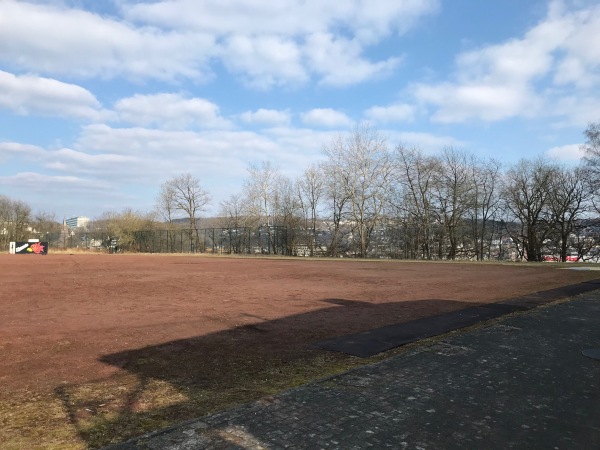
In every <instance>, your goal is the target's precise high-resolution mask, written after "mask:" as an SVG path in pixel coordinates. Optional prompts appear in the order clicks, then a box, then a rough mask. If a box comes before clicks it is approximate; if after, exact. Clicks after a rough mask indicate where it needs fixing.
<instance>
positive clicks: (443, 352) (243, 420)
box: [110, 290, 600, 450]
mask: <svg viewBox="0 0 600 450" xmlns="http://www.w3.org/2000/svg"><path fill="white" fill-rule="evenodd" d="M598 348H600V290H596V291H593V292H590V293H586V294H582V295H580V296H578V297H575V298H574V299H573V300H571V301H568V302H565V303H561V304H558V305H552V306H549V307H547V308H540V309H536V310H532V311H529V312H527V313H523V314H522V315H518V316H516V317H512V318H508V319H506V320H503V321H501V322H498V323H496V324H494V325H492V326H489V327H485V328H480V329H477V330H473V331H469V332H466V333H463V334H459V335H455V336H452V337H448V338H446V339H445V340H443V341H441V342H438V343H436V344H434V345H430V346H423V347H421V348H419V349H417V350H414V351H411V352H408V353H405V354H401V355H399V356H395V357H391V358H389V359H386V360H384V361H382V362H380V363H377V364H374V365H370V366H366V367H363V368H360V369H357V370H353V371H351V372H348V373H346V374H343V375H339V376H336V377H333V378H329V379H326V380H323V381H319V382H315V383H311V384H308V385H305V386H303V387H300V388H298V389H294V390H290V391H287V392H284V393H282V394H280V395H276V396H273V397H269V398H266V399H263V400H261V401H259V402H255V403H251V404H248V405H245V406H241V407H239V408H236V409H232V410H229V411H226V412H223V413H221V414H217V415H214V416H209V417H205V418H202V419H198V420H195V421H191V422H188V423H186V424H182V425H180V426H178V427H175V428H172V429H169V430H164V431H161V432H157V433H152V434H149V435H146V436H142V437H140V438H137V439H134V440H132V441H129V442H126V443H123V444H119V445H116V446H112V447H110V448H111V449H112V450H117V449H118V450H132V449H161V450H167V449H172V450H184V449H260V448H268V449H281V448H296V449H320V448H335V449H364V448H375V449H382V448H394V449H402V448H407V449H429V448H431V449H439V448H444V449H465V448H469V449H507V448H515V449H578V450H582V449H595V450H596V449H599V448H600V361H598V360H595V359H593V358H590V357H586V356H584V355H583V354H582V351H584V350H588V349H598ZM592 354H594V353H593V352H592Z"/></svg>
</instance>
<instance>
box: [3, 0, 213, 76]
mask: <svg viewBox="0 0 600 450" xmlns="http://www.w3.org/2000/svg"><path fill="white" fill-rule="evenodd" d="M0 42H3V45H2V46H1V47H0V61H4V62H5V63H6V64H8V65H10V66H11V67H13V68H16V69H21V70H28V71H35V72H45V73H51V74H69V75H71V76H73V75H76V76H85V77H91V76H98V75H100V76H104V77H113V76H117V75H126V76H128V77H132V78H141V79H145V78H161V79H173V78H176V77H180V76H182V77H189V78H203V77H204V76H206V75H207V70H206V66H205V63H206V58H209V57H210V56H211V55H212V52H213V49H214V38H213V37H212V36H210V35H207V34H206V33H200V32H197V33H194V34H186V33H178V32H171V33H166V32H164V31H161V30H158V29H156V28H151V27H139V28H135V27H133V26H131V25H130V24H128V23H126V22H124V21H119V20H116V19H112V18H109V17H101V16H99V15H95V14H92V13H90V12H86V11H83V10H79V9H69V8H66V7H62V6H59V5H49V4H43V5H42V4H34V3H28V2H17V1H12V0H3V1H2V15H1V16H0Z"/></svg>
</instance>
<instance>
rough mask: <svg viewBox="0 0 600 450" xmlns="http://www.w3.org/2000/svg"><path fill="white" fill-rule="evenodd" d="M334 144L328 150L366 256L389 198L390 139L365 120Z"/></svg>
mask: <svg viewBox="0 0 600 450" xmlns="http://www.w3.org/2000/svg"><path fill="white" fill-rule="evenodd" d="M332 144H333V145H330V146H329V147H327V148H326V154H327V156H328V157H329V163H330V164H331V166H332V167H333V169H334V170H335V171H336V172H337V173H339V174H340V175H341V177H340V181H341V182H342V183H343V184H342V186H341V187H342V189H343V191H344V192H345V194H346V196H347V197H348V199H349V216H350V218H351V219H352V221H353V222H354V226H355V229H356V233H357V234H358V240H359V256H361V257H363V258H364V257H367V256H368V250H369V244H370V240H371V235H372V233H373V230H374V229H375V227H376V226H377V225H378V224H379V223H380V221H381V219H382V214H383V211H384V207H385V206H386V204H387V201H388V199H389V193H390V177H391V174H392V170H391V162H390V156H389V152H388V149H387V144H386V139H385V138H384V137H383V136H382V135H380V134H379V133H378V132H377V131H375V130H372V129H370V128H369V126H368V125H366V124H363V125H359V126H357V127H356V128H355V129H354V131H353V132H352V133H351V134H350V135H349V136H348V137H347V138H346V139H344V140H335V141H334V142H333V143H332Z"/></svg>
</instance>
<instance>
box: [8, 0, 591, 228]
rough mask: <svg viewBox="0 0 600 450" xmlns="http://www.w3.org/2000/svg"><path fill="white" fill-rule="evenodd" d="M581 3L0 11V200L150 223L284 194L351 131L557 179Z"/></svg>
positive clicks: (80, 5) (316, 3) (291, 2)
mask: <svg viewBox="0 0 600 450" xmlns="http://www.w3.org/2000/svg"><path fill="white" fill-rule="evenodd" d="M598 30H600V4H599V3H598V2H597V0H589V1H588V0H562V1H558V0H557V1H548V0H528V1H523V0H502V1H497V0H477V1H474V0H393V1H392V0H343V1H342V0H340V1H324V0H281V1H272V0H203V1H198V0H103V1H97V0H46V1H35V0H30V1H14V0H0V194H3V195H6V196H8V197H10V198H12V199H19V200H24V201H26V202H27V203H29V204H30V205H31V206H32V207H33V209H34V210H35V211H46V212H52V213H55V214H56V216H57V218H59V219H60V220H62V217H63V216H67V217H71V216H75V215H86V216H89V217H97V216H99V215H100V214H101V213H102V212H104V211H120V210H122V209H123V208H125V207H131V208H134V209H137V210H142V211H144V210H150V209H152V207H153V205H154V199H155V197H156V194H157V192H158V190H159V187H160V184H161V183H162V182H164V181H165V180H167V179H169V178H171V177H173V176H175V175H178V174H181V173H187V172H189V173H192V174H193V175H195V176H197V177H198V178H200V180H201V181H202V184H203V185H204V187H205V188H206V189H207V190H208V191H210V192H211V194H212V198H213V201H212V210H213V211H217V210H218V205H219V202H220V201H221V200H223V199H225V198H227V197H229V195H231V194H234V193H236V192H239V191H240V189H241V183H242V180H243V179H244V178H245V177H246V175H247V167H248V165H249V164H259V163H260V162H261V161H271V163H272V164H273V165H275V166H276V167H278V168H280V169H281V171H282V172H283V173H284V174H286V175H288V176H290V177H295V176H297V175H298V174H299V173H301V172H302V171H303V170H304V168H306V167H307V166H308V164H310V163H311V162H313V161H317V160H319V159H321V158H323V155H322V148H323V145H324V144H326V143H328V142H329V141H330V140H331V139H332V137H333V136H335V135H336V134H339V133H342V134H344V133H347V132H349V130H351V129H352V128H353V127H354V126H355V124H356V123H360V122H369V123H370V124H371V126H372V127H374V128H376V129H378V130H379V131H381V132H382V133H383V134H384V135H385V136H387V137H388V142H389V145H390V147H391V148H393V147H394V146H396V145H398V144H403V145H405V146H409V147H413V146H416V147H420V148H421V149H423V150H424V151H427V152H431V153H435V152H437V151H439V150H440V149H442V148H443V147H445V146H452V147H454V148H457V149H462V150H465V151H468V152H472V153H475V154H478V155H481V156H484V157H487V156H494V157H497V158H499V159H501V160H502V161H504V162H505V163H506V164H510V163H512V162H515V161H517V160H518V159H519V158H522V157H527V158H528V157H532V158H533V157H536V156H539V155H545V156H546V157H548V158H554V159H557V160H560V161H563V162H565V163H566V164H574V163H576V162H577V160H578V158H579V157H580V153H579V145H580V144H581V143H582V142H583V131H584V130H585V128H586V126H587V124H588V123H589V122H597V121H599V120H600V33H599V32H598Z"/></svg>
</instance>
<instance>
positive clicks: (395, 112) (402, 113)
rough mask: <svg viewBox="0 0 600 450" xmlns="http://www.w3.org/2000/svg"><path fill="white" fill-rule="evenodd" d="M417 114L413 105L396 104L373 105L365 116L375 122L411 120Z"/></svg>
mask: <svg viewBox="0 0 600 450" xmlns="http://www.w3.org/2000/svg"><path fill="white" fill-rule="evenodd" d="M414 114H415V108H414V107H413V106H411V105H407V104H405V103H403V104H396V105H390V106H373V107H371V108H369V109H367V110H366V111H365V116H366V117H367V118H368V119H369V120H371V121H374V122H379V123H390V122H410V121H411V120H412V119H413V117H414Z"/></svg>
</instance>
